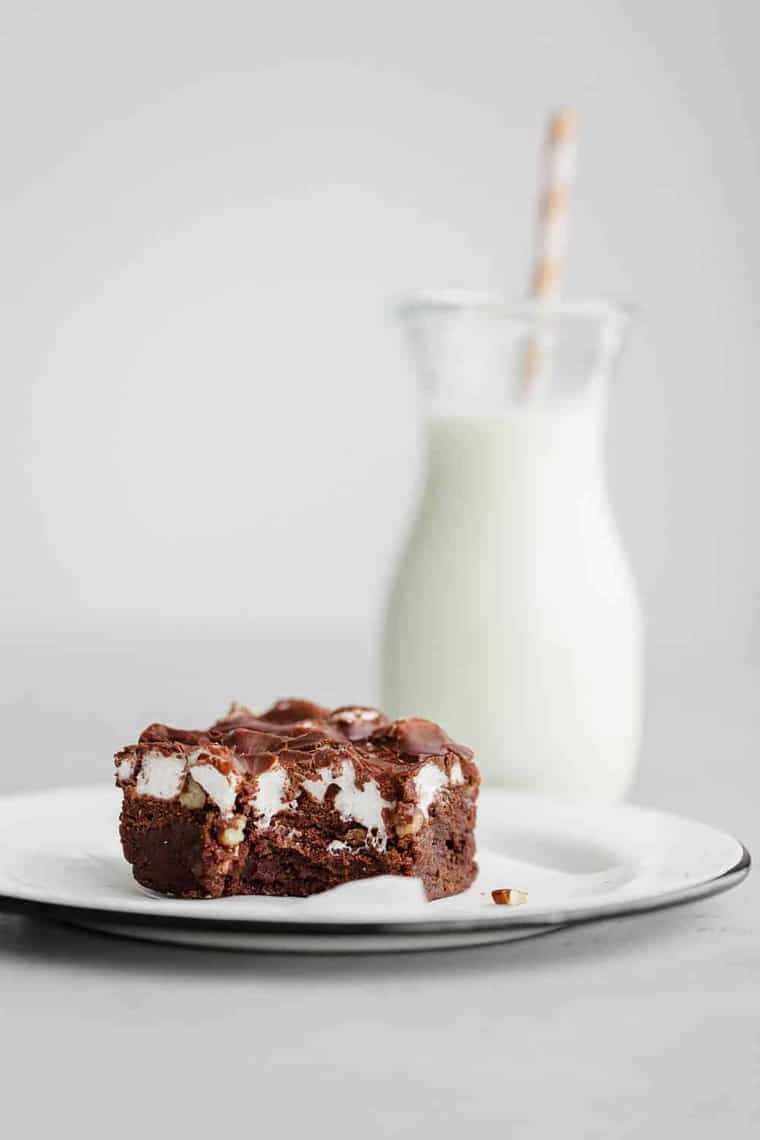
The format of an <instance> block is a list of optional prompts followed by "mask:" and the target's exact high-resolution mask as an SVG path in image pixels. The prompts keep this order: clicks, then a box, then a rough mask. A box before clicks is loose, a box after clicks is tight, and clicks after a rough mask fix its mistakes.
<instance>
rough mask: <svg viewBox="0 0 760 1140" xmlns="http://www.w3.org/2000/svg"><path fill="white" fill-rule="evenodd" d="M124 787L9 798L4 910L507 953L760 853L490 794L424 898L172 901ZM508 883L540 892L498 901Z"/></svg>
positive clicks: (607, 808)
mask: <svg viewBox="0 0 760 1140" xmlns="http://www.w3.org/2000/svg"><path fill="white" fill-rule="evenodd" d="M119 807H120V796H119V794H118V793H117V792H116V791H115V790H114V789H113V788H108V787H105V788H100V787H97V788H72V789H66V790H59V791H49V792H37V793H31V794H24V795H16V796H7V797H5V798H2V799H0V909H2V910H5V911H13V912H20V913H26V914H31V915H38V916H44V917H47V918H54V919H57V920H59V921H63V922H68V923H74V924H76V925H79V926H85V927H89V928H92V929H96V930H103V931H107V932H109V933H112V934H121V935H125V936H127V937H130V938H143V939H150V940H152V941H160V942H175V943H184V944H189V945H196V946H210V947H223V948H229V949H245V950H294V951H318V952H324V951H331V952H336V951H348V952H354V951H366V950H373V951H377V950H409V949H433V948H438V947H447V946H468V945H477V944H482V943H487V942H506V941H509V940H511V939H515V938H526V937H529V936H531V935H534V934H541V933H545V932H547V931H551V930H557V929H560V928H562V927H563V926H567V925H569V924H571V923H577V922H587V921H589V920H591V919H597V918H609V917H611V916H614V915H623V914H634V913H638V912H642V911H647V910H653V909H656V908H658V907H666V906H672V905H674V904H676V903H683V902H688V901H690V900H692V899H697V898H702V897H704V896H705V895H710V894H715V893H717V892H718V891H722V890H727V889H728V888H729V887H732V886H735V885H736V884H737V883H739V882H741V880H742V879H743V878H744V877H745V876H746V874H747V872H748V870H749V866H750V857H749V852H748V851H747V850H746V848H744V847H743V846H742V844H741V843H739V842H738V841H737V840H736V839H733V838H732V837H731V836H730V835H726V834H724V833H723V832H720V831H715V830H714V829H713V828H711V827H707V826H705V825H704V824H701V823H696V822H693V821H691V820H686V819H680V818H679V817H677V816H673V815H666V814H664V813H662V812H655V811H649V810H646V809H644V808H639V807H634V806H632V805H630V804H580V803H575V802H565V801H559V800H551V799H548V798H545V797H543V796H534V795H526V794H522V793H514V792H508V791H484V792H483V793H482V796H481V803H480V809H479V824H478V863H479V866H480V873H479V875H478V879H477V881H476V882H475V884H474V885H473V886H472V887H471V888H470V890H468V891H466V892H465V893H464V894H461V895H456V896H455V897H453V898H449V899H440V900H439V901H437V902H434V903H428V902H426V901H425V900H424V897H423V896H422V893H421V887H420V885H419V883H418V882H417V880H415V879H401V878H392V877H389V876H384V877H381V878H377V879H366V880H364V881H362V882H358V883H349V884H346V885H345V886H342V887H338V888H336V889H335V890H333V891H328V892H326V893H324V894H322V895H315V896H313V897H312V898H309V899H293V898H281V899H276V898H264V897H240V898H226V899H200V900H182V899H168V898H163V897H161V896H159V895H154V894H152V893H151V892H148V891H145V890H144V889H143V888H141V887H140V886H138V884H136V883H135V881H134V880H133V878H132V875H131V870H130V868H129V866H128V865H127V863H126V862H125V861H124V859H123V857H122V854H121V848H120V845H119V839H118V814H119ZM496 887H510V888H518V889H520V890H524V891H527V892H528V901H527V903H525V904H524V905H522V906H497V905H495V904H494V903H493V902H492V900H491V894H490V892H491V890H492V889H493V888H496Z"/></svg>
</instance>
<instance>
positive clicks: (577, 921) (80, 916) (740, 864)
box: [0, 840, 752, 940]
mask: <svg viewBox="0 0 760 1140" xmlns="http://www.w3.org/2000/svg"><path fill="white" fill-rule="evenodd" d="M737 843H739V846H740V847H741V855H740V857H739V859H738V860H737V861H736V863H735V864H734V865H733V866H731V867H729V868H728V869H727V870H725V871H722V872H721V873H720V874H719V875H716V876H715V877H714V878H712V879H708V880H707V881H706V882H704V883H696V884H692V885H691V886H688V887H683V888H679V889H678V890H675V891H669V892H668V893H667V894H665V895H659V896H657V895H655V896H651V897H648V898H643V899H635V900H630V901H628V902H623V903H612V904H610V905H609V907H608V908H606V909H603V908H601V907H589V908H587V909H584V910H581V911H575V912H573V913H572V914H566V913H565V914H563V912H562V911H556V912H554V913H551V914H548V915H547V914H544V915H543V916H542V917H541V918H539V916H538V915H537V916H536V917H535V918H530V917H526V918H522V919H515V918H514V917H510V920H509V921H508V922H506V921H504V920H502V921H499V920H498V919H494V918H487V919H485V918H482V919H474V918H448V919H441V920H438V921H430V922H428V921H426V922H413V921H412V922H405V921H403V920H398V921H396V920H392V921H391V920H385V921H381V922H343V921H341V920H333V921H331V922H313V921H310V922H308V923H305V922H301V921H300V920H287V919H284V920H283V919H261V918H259V919H248V918H237V919H233V918H215V919H209V918H204V917H203V916H202V915H198V917H197V918H191V917H185V916H184V915H175V914H163V915H159V914H145V913H144V912H141V911H125V910H107V909H100V908H99V907H83V906H71V905H70V904H68V903H57V902H56V903H52V902H42V901H40V900H37V899H24V898H19V897H17V896H13V895H2V894H0V911H1V912H3V913H6V914H21V915H28V916H31V917H34V918H48V919H50V918H52V919H55V920H57V921H65V922H70V923H74V924H75V925H84V926H86V925H87V924H88V922H92V921H93V920H95V921H97V924H98V926H101V927H104V926H124V924H125V922H126V923H128V924H129V925H130V926H135V927H146V928H148V929H151V928H156V927H159V928H161V929H164V930H193V931H197V932H198V933H202V932H203V933H208V934H213V933H217V934H233V933H235V934H240V935H246V934H250V935H256V936H260V935H264V936H266V935H271V936H272V937H283V936H285V937H288V938H294V939H296V940H297V939H299V938H304V939H307V938H311V937H323V936H325V935H328V936H329V935H333V936H334V937H336V938H339V937H351V938H359V939H361V938H362V937H366V938H368V939H369V938H378V937H392V936H396V935H403V936H404V937H406V938H408V937H419V938H425V937H431V936H432V937H435V936H436V935H442V934H475V933H480V932H484V933H485V932H487V931H507V930H526V929H528V930H530V929H534V928H535V929H539V928H542V929H544V930H546V929H547V928H549V929H552V930H559V929H562V928H564V927H569V926H580V925H583V924H585V923H589V922H601V921H604V920H605V919H611V918H624V917H626V916H627V915H635V914H647V913H651V912H653V911H657V910H668V909H670V908H672V907H676V906H681V905H683V904H684V903H689V902H694V901H696V900H697V899H701V898H708V897H710V896H711V895H717V894H721V893H722V892H723V891H728V890H731V889H732V888H733V887H736V886H738V885H739V884H740V883H741V882H743V881H744V879H746V877H747V875H748V874H749V871H750V867H751V866H752V857H751V855H750V853H749V850H748V849H747V847H745V845H744V844H743V843H740V841H739V840H737ZM504 917H505V918H506V917H507V916H506V915H505V916H504Z"/></svg>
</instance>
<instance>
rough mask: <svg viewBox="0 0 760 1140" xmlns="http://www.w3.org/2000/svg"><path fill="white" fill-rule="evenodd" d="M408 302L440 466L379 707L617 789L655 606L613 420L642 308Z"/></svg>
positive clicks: (481, 754) (491, 760) (550, 770)
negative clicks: (640, 558)
mask: <svg viewBox="0 0 760 1140" xmlns="http://www.w3.org/2000/svg"><path fill="white" fill-rule="evenodd" d="M401 316H402V319H403V321H404V323H405V324H406V326H407V330H408V332H409V334H410V339H411V343H412V347H413V350H414V353H415V356H416V361H417V365H418V368H419V371H420V374H421V377H422V380H423V383H424V387H425V391H426V399H427V404H428V471H427V480H426V485H425V489H424V492H423V495H422V501H421V504H420V506H419V510H418V514H417V518H416V522H415V524H414V526H413V529H412V533H411V535H410V537H409V539H408V543H407V546H406V549H405V551H404V553H403V556H402V558H401V561H400V565H399V567H398V570H397V573H396V577H395V581H394V584H393V588H392V591H391V596H390V600H389V604H388V611H387V616H386V628H385V640H384V649H383V687H384V699H383V703H384V707H385V708H386V710H387V711H388V713H389V714H390V715H392V716H401V715H416V716H425V717H429V718H430V719H432V720H436V721H439V722H440V723H441V724H443V725H444V727H445V728H446V730H447V731H448V732H449V733H450V734H451V735H452V736H454V737H455V738H458V739H459V740H461V741H462V742H463V743H465V744H468V745H470V746H472V747H473V748H474V749H475V752H476V757H477V759H478V762H479V764H480V767H481V771H482V773H483V778H484V781H485V782H487V783H489V784H491V785H509V786H513V787H519V788H529V789H535V790H538V791H542V792H547V793H554V794H557V795H561V796H594V797H608V798H613V797H617V796H621V795H623V794H624V793H625V791H626V790H627V788H628V786H629V784H630V782H631V779H632V776H633V773H634V768H635V764H636V759H637V751H638V745H639V736H640V728H641V715H642V623H641V615H640V609H639V603H638V599H637V595H636V590H635V587H634V583H633V580H632V577H631V574H630V571H629V568H628V563H627V561H626V557H625V554H624V551H623V548H622V546H621V543H620V539H619V537H618V532H617V528H616V526H615V521H614V518H613V516H612V513H611V510H610V504H609V500H608V496H607V488H606V482H605V471H604V455H603V435H604V422H605V410H606V403H607V394H608V387H609V384H610V380H611V377H612V374H613V370H614V368H615V366H616V364H617V362H618V359H619V355H620V350H621V347H622V344H623V341H624V339H625V334H626V331H627V327H628V324H629V318H628V315H627V313H626V312H625V311H624V310H623V309H622V308H621V307H619V306H617V305H615V304H612V303H607V302H600V303H596V302H594V303H583V304H556V305H551V306H549V305H546V304H543V305H539V304H534V303H528V304H524V305H518V306H509V305H506V304H504V303H502V302H500V301H498V300H495V299H489V298H480V297H474V296H473V297H471V296H469V295H441V296H433V297H431V298H427V299H422V300H419V301H414V302H411V303H409V304H408V305H405V306H403V307H402V310H401Z"/></svg>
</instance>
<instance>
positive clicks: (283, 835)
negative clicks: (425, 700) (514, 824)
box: [115, 700, 480, 899]
mask: <svg viewBox="0 0 760 1140" xmlns="http://www.w3.org/2000/svg"><path fill="white" fill-rule="evenodd" d="M115 762H116V782H117V784H118V785H119V786H120V787H121V788H122V790H123V793H124V800H123V806H122V813H121V821H120V832H121V839H122V845H123V849H124V854H125V857H126V858H127V860H128V861H129V862H130V863H131V864H132V869H133V873H134V876H135V878H136V879H137V880H138V882H140V883H142V884H143V885H144V886H146V887H150V888H152V889H153V890H155V891H159V892H161V893H163V894H168V895H173V896H178V897H181V898H214V897H218V896H220V895H232V894H268V895H301V896H304V895H311V894H314V893H316V892H318V891H323V890H326V889H327V888H329V887H333V886H337V885H338V884H339V883H344V882H348V881H350V880H353V879H360V878H366V877H368V876H371V875H386V874H396V875H415V876H418V877H419V878H420V879H421V880H422V883H423V885H424V887H425V891H426V893H427V896H428V898H430V899H435V898H441V897H443V896H445V895H451V894H455V893H457V892H458V891H462V890H465V889H466V888H467V887H468V886H469V885H470V883H471V882H472V881H473V879H474V877H475V874H476V871H477V867H476V864H475V841H474V828H475V814H476V803H477V795H478V787H479V783H480V777H479V774H478V770H477V767H476V765H475V763H474V761H473V756H472V752H471V751H470V749H469V748H465V747H464V746H463V745H460V744H457V743H455V742H454V741H453V740H451V739H450V738H449V736H448V735H447V734H446V733H445V732H444V731H443V729H441V728H440V727H439V726H438V725H437V724H433V723H432V722H431V721H426V720H420V719H415V718H409V719H405V720H397V721H392V722H389V721H388V720H387V718H386V717H385V716H384V715H383V714H382V713H381V712H379V710H377V709H372V708H365V707H361V706H346V707H343V708H338V709H333V710H329V709H325V708H322V707H321V706H319V705H316V704H314V703H313V702H311V701H304V700H288V701H279V702H278V703H277V704H275V705H274V706H273V707H272V708H271V709H269V711H268V712H266V713H263V714H262V715H260V716H257V715H256V714H255V713H253V712H251V710H250V709H247V708H245V707H244V706H242V705H236V704H235V705H232V707H231V708H230V711H229V712H228V714H227V716H226V717H224V718H223V719H222V720H219V721H217V722H216V723H215V724H213V725H212V726H211V727H210V728H208V729H203V730H199V731H188V730H184V729H176V728H170V727H169V726H167V725H163V724H151V725H149V726H148V728H146V729H145V730H144V732H143V733H142V734H141V736H140V738H139V741H138V743H137V744H133V745H130V746H129V747H127V748H124V749H123V750H122V751H121V752H118V753H117V754H116V757H115Z"/></svg>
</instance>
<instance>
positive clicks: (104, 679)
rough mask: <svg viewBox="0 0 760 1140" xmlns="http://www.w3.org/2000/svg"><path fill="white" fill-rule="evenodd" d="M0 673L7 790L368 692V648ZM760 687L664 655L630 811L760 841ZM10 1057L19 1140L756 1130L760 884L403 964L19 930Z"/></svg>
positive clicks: (22, 925) (3, 971)
mask: <svg viewBox="0 0 760 1140" xmlns="http://www.w3.org/2000/svg"><path fill="white" fill-rule="evenodd" d="M0 667H1V670H2V672H1V676H2V698H1V705H2V715H3V722H4V727H5V736H6V741H5V749H4V761H3V765H2V768H1V769H0V790H15V789H17V788H20V787H22V786H31V787H41V786H45V785H48V784H67V783H72V782H92V781H93V780H97V779H98V778H101V779H108V778H109V777H110V751H111V749H112V747H113V746H116V745H119V744H121V743H123V742H125V741H126V740H128V739H129V738H130V737H131V736H133V735H134V733H135V730H136V729H137V728H139V727H141V725H142V723H144V722H147V721H148V720H149V719H166V720H179V719H180V718H184V719H185V720H186V721H188V720H193V719H195V720H200V719H203V718H204V717H205V716H206V714H208V716H209V717H210V716H212V715H213V714H214V713H215V712H216V711H217V708H218V707H221V706H222V705H223V703H224V700H225V699H227V698H229V697H237V698H238V699H242V700H245V699H248V700H250V701H252V702H253V701H255V700H256V699H258V700H259V702H260V703H264V701H265V700H267V699H268V698H270V697H274V696H276V695H286V694H287V695H290V694H291V693H293V694H295V692H296V690H300V691H301V692H303V693H304V694H305V695H313V696H316V697H319V698H321V699H324V700H326V701H330V700H333V699H334V700H336V701H338V700H340V701H345V700H346V699H350V698H352V697H353V696H354V695H355V696H356V697H357V698H358V699H362V698H365V697H367V696H371V695H372V687H371V686H372V670H371V664H370V661H369V656H368V654H367V653H366V652H364V651H362V650H361V648H357V647H356V646H350V645H343V646H334V647H332V648H331V649H330V650H328V651H323V650H320V649H317V648H315V647H314V646H310V647H306V648H304V647H300V648H298V647H296V646H284V647H283V646H281V647H279V649H276V650H275V649H273V648H272V647H262V646H261V645H258V646H255V647H254V648H252V646H251V645H242V644H239V645H237V646H219V645H217V646H214V647H205V648H204V647H202V646H199V645H197V644H191V643H188V644H187V645H186V646H183V647H179V648H177V647H173V648H172V647H170V648H163V649H158V648H154V649H150V650H149V649H146V647H144V646H132V647H123V646H122V647H116V646H113V645H111V646H109V647H104V646H103V645H102V644H100V645H98V644H96V643H91V644H89V645H84V644H79V645H77V646H74V647H72V646H71V645H69V644H65V645H64V647H62V646H61V645H58V646H57V647H55V648H51V647H50V646H37V647H30V646H26V647H23V648H21V647H8V648H6V649H5V650H4V651H3V652H2V656H0ZM264 678H266V680H264ZM241 679H242V680H241ZM291 679H293V681H294V682H295V683H292V682H291ZM315 679H316V680H315ZM758 680H760V675H759V673H758V670H757V669H752V668H750V667H749V666H748V665H747V666H740V665H737V664H736V663H730V662H728V661H722V660H719V659H718V658H717V657H716V656H715V655H711V654H707V653H705V654H703V655H702V656H701V659H700V660H699V661H696V659H693V660H692V663H691V664H687V663H686V659H684V658H683V656H682V655H680V654H677V653H675V652H674V653H672V654H670V655H669V656H668V659H667V664H666V663H663V661H662V660H660V663H659V664H658V665H657V666H656V667H655V668H654V669H652V670H651V671H650V684H649V705H648V716H647V728H646V733H645V741H644V748H643V759H642V766H641V774H640V779H639V784H638V786H637V789H636V793H635V798H636V799H638V800H639V801H640V802H643V803H648V804H651V805H654V806H660V807H665V808H668V809H671V810H677V811H680V812H682V813H683V814H689V815H693V816H696V817H699V818H702V819H704V820H705V821H707V822H710V823H714V824H716V825H717V826H720V827H723V828H725V829H726V830H729V831H732V832H733V833H734V834H736V835H737V836H738V837H739V838H741V839H742V840H743V841H744V842H745V843H746V844H747V845H748V846H749V847H750V849H752V847H753V846H754V847H755V848H756V849H757V850H758V851H760V843H759V842H758V840H760V759H759V758H758V755H757V741H758V727H759V722H760V715H759V714H760V706H759V702H758V699H757V696H758ZM243 681H244V687H245V691H243V687H242V684H243ZM309 682H311V683H309ZM125 694H127V695H125ZM210 700H211V701H212V702H215V703H209V702H210ZM159 706H160V707H159ZM191 710H196V713H195V716H194V715H193V712H192V711H191ZM24 766H26V767H24ZM0 1059H1V1060H2V1061H3V1064H2V1067H1V1068H0V1073H2V1077H0V1088H1V1091H2V1096H1V1099H0V1104H2V1119H3V1121H4V1123H5V1125H6V1126H9V1127H8V1131H7V1132H5V1134H6V1135H8V1136H9V1137H10V1136H24V1137H26V1136H29V1137H37V1136H45V1135H58V1136H68V1135H70V1134H72V1135H73V1134H75V1133H76V1134H77V1135H79V1136H81V1137H90V1136H93V1137H95V1136H97V1137H108V1138H109V1140H110V1138H119V1137H122V1136H124V1137H126V1136H135V1135H139V1134H141V1133H142V1134H144V1135H145V1136H148V1137H162V1136H177V1137H184V1136H192V1137H195V1136H198V1137H200V1136H203V1137H208V1138H216V1137H219V1138H224V1140H227V1138H228V1137H229V1138H233V1140H237V1138H238V1137H239V1136H247V1135H251V1136H253V1137H255V1136H257V1135H259V1134H261V1133H262V1131H263V1130H266V1132H267V1133H270V1132H271V1133H274V1134H276V1135H278V1136H285V1137H288V1136H297V1135H299V1134H301V1132H302V1131H303V1133H304V1134H306V1135H310V1136H317V1137H319V1136H330V1137H343V1136H347V1137H348V1136H351V1137H356V1136H361V1137H362V1138H363V1140H365V1138H373V1137H381V1136H382V1137H393V1136H407V1135H411V1134H412V1133H413V1132H415V1131H416V1132H417V1134H418V1135H424V1136H427V1135H430V1136H443V1137H449V1136H451V1137H457V1138H461V1136H462V1134H463V1131H464V1134H465V1135H468V1136H470V1137H472V1136H484V1137H491V1136H503V1137H509V1138H510V1140H513V1138H522V1137H544V1136H546V1137H555V1136H562V1137H583V1138H584V1140H594V1138H596V1137H599V1138H600V1140H601V1138H604V1140H611V1138H614V1140H623V1138H627V1137H640V1136H652V1137H654V1138H659V1137H674V1136H681V1135H683V1136H688V1137H690V1138H691V1137H693V1138H695V1140H696V1138H699V1137H710V1138H713V1137H725V1138H729V1140H739V1138H743V1137H748V1138H749V1137H753V1138H754V1137H757V1136H758V1135H760V877H758V875H757V873H756V874H755V876H753V875H750V878H749V879H748V880H747V881H746V882H745V883H744V884H743V885H742V886H740V887H739V888H738V889H737V890H735V891H731V892H729V893H728V894H725V895H721V896H718V897H717V898H714V899H709V900H707V901H704V902H700V903H696V904H693V905H690V906H686V907H682V908H677V909H674V910H670V911H665V912H662V913H659V914H651V915H647V916H641V917H637V918H631V919H618V920H615V921H612V922H606V923H598V924H592V925H589V926H586V927H581V928H576V929H574V930H571V931H567V932H561V933H558V934H555V935H550V936H546V937H543V938H536V939H531V940H528V941H524V942H517V943H511V944H506V945H503V946H494V947H488V948H482V949H473V950H462V951H438V952H435V953H419V954H401V955H390V956H387V957H385V956H369V955H368V956H356V957H350V958H349V957H339V956H335V957H332V956H320V957H313V958H308V957H299V956H295V955H286V954H266V955H243V954H229V953H223V952H212V951H202V950H189V949H179V948H172V947H167V946H155V945H151V944H148V943H139V942H128V941H120V940H118V939H115V938H109V937H106V936H101V935H96V934H90V933H85V932H78V931H75V930H68V929H66V928H64V927H56V926H53V925H47V924H43V923H38V922H34V921H30V920H24V919H20V918H12V917H2V916H0ZM497 1129H498V1130H499V1131H498V1132H497Z"/></svg>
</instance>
